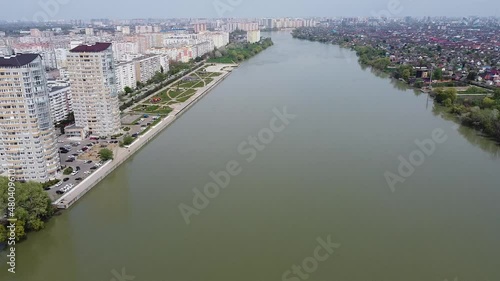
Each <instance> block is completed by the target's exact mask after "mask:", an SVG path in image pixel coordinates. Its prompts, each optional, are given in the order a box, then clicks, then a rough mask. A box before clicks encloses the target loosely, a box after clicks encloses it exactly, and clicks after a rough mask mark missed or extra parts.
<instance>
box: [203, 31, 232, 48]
mask: <svg viewBox="0 0 500 281" xmlns="http://www.w3.org/2000/svg"><path fill="white" fill-rule="evenodd" d="M199 38H200V39H201V40H203V41H212V43H213V45H214V47H216V48H221V47H223V46H226V45H227V44H229V32H223V31H219V32H205V33H203V34H200V35H199Z"/></svg>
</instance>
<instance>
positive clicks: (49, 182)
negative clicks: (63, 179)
mask: <svg viewBox="0 0 500 281" xmlns="http://www.w3.org/2000/svg"><path fill="white" fill-rule="evenodd" d="M58 182H60V180H50V181H47V182H44V183H42V188H44V189H45V188H49V187H51V186H53V185H55V184H56V183H58Z"/></svg>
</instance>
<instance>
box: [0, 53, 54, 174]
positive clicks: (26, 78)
mask: <svg viewBox="0 0 500 281" xmlns="http://www.w3.org/2000/svg"><path fill="white" fill-rule="evenodd" d="M0 165H1V168H0V173H1V174H2V175H9V176H13V177H15V178H16V179H17V180H32V181H37V182H45V181H48V180H50V179H54V178H56V177H57V176H58V171H59V169H60V162H59V155H58V151H57V142H56V133H55V130H54V123H53V120H52V118H51V116H50V102H49V92H48V90H47V81H46V77H45V69H44V65H43V62H42V58H41V56H40V55H38V54H17V55H13V56H8V57H0Z"/></svg>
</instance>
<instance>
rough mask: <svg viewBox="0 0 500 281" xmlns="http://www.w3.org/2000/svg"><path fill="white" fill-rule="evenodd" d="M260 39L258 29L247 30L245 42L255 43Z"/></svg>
mask: <svg viewBox="0 0 500 281" xmlns="http://www.w3.org/2000/svg"><path fill="white" fill-rule="evenodd" d="M259 41H260V30H250V31H247V42H249V43H257V42H259Z"/></svg>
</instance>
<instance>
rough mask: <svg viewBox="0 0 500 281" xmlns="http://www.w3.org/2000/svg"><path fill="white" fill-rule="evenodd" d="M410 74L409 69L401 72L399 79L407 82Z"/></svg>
mask: <svg viewBox="0 0 500 281" xmlns="http://www.w3.org/2000/svg"><path fill="white" fill-rule="evenodd" d="M410 75H411V72H410V70H409V69H405V70H403V74H402V75H401V78H403V79H404V80H406V81H408V80H409V79H410Z"/></svg>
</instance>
